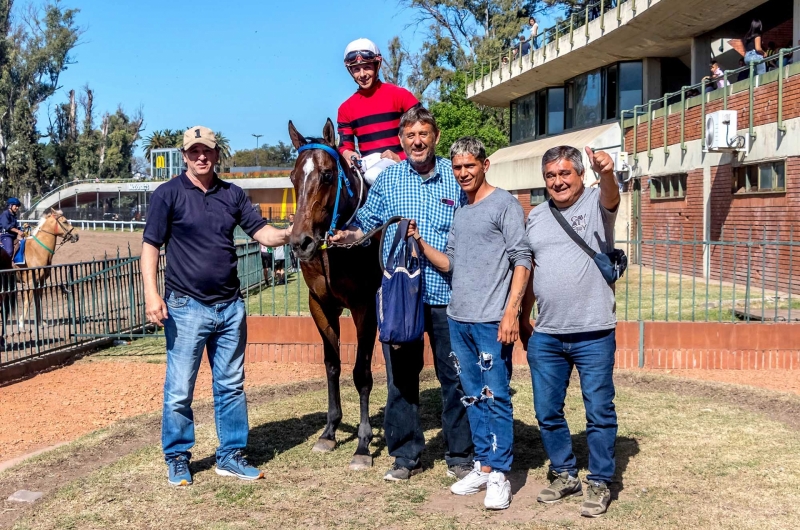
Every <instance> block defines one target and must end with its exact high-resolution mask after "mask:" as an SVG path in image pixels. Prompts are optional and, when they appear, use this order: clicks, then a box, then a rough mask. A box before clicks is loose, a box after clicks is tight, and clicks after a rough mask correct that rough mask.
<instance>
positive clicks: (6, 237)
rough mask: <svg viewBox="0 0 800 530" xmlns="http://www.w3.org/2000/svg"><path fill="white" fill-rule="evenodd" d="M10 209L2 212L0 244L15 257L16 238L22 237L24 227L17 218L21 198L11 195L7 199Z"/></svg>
mask: <svg viewBox="0 0 800 530" xmlns="http://www.w3.org/2000/svg"><path fill="white" fill-rule="evenodd" d="M7 204H8V209H7V210H6V211H4V212H3V213H2V214H0V244H1V245H2V246H3V249H4V250H5V251H6V252H7V253H8V255H9V256H11V257H12V258H13V256H14V240H15V239H21V238H22V227H21V226H20V224H19V221H18V220H17V213H19V207H20V206H21V205H22V203H21V202H19V199H17V198H16V197H11V198H10V199H8V201H7Z"/></svg>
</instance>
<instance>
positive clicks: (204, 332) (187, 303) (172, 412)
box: [161, 293, 249, 462]
mask: <svg viewBox="0 0 800 530" xmlns="http://www.w3.org/2000/svg"><path fill="white" fill-rule="evenodd" d="M166 303H167V311H168V313H169V318H167V320H165V321H164V335H166V338H167V377H166V380H165V381H164V412H163V416H162V424H161V445H162V447H163V450H164V457H165V459H172V458H175V457H177V456H181V455H183V456H186V457H187V458H191V456H192V455H191V453H190V452H189V450H190V449H191V448H192V447H193V446H194V414H193V413H192V397H193V395H194V384H195V381H197V372H198V370H199V369H200V360H201V358H202V356H203V349H204V348H206V349H207V350H208V362H209V364H210V365H211V375H212V379H213V390H214V419H215V422H216V427H217V438H219V447H217V452H216V456H217V462H222V461H224V460H225V459H226V458H227V457H228V456H229V455H230V454H231V453H232V452H233V451H236V450H239V449H244V448H245V446H246V445H247V434H248V432H249V425H248V423H247V401H246V400H245V395H244V350H245V344H246V343H247V323H246V321H245V312H244V301H242V300H241V299H239V300H235V301H233V302H227V303H224V304H215V305H211V306H210V305H205V304H202V303H200V302H198V301H197V300H195V299H193V298H190V297H188V296H180V297H176V296H175V294H174V293H173V294H170V296H169V298H168V299H167V301H166Z"/></svg>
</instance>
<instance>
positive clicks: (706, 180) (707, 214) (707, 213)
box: [703, 157, 711, 281]
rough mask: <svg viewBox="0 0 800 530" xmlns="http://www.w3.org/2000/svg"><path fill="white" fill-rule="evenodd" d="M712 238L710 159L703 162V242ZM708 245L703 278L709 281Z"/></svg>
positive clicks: (707, 246) (704, 257) (705, 245)
mask: <svg viewBox="0 0 800 530" xmlns="http://www.w3.org/2000/svg"><path fill="white" fill-rule="evenodd" d="M710 238H711V164H710V160H709V157H706V158H705V160H703V241H708V240H709V239H710ZM710 251H711V249H710V247H709V245H708V244H704V245H703V277H704V278H705V279H706V281H708V280H709V279H710V278H711V276H710V274H711V271H710V270H709V258H710V256H709V252H710Z"/></svg>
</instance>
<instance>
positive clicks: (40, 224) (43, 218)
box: [31, 210, 64, 235]
mask: <svg viewBox="0 0 800 530" xmlns="http://www.w3.org/2000/svg"><path fill="white" fill-rule="evenodd" d="M54 214H55V215H64V212H62V211H61V210H50V211H48V212H45V213H44V214H42V216H41V217H40V218H39V222H38V223H37V224H36V228H34V229H33V232H31V234H33V235H36V234H37V233H39V230H40V229H41V228H42V227H43V226H44V223H45V221H47V219H49V218H50V216H52V215H54Z"/></svg>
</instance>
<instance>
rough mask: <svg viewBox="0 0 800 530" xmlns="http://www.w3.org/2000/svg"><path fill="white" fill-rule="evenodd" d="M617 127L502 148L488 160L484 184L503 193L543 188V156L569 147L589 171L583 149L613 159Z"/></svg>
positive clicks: (587, 176)
mask: <svg viewBox="0 0 800 530" xmlns="http://www.w3.org/2000/svg"><path fill="white" fill-rule="evenodd" d="M619 143H620V127H619V123H610V124H606V125H600V126H598V127H592V128H589V129H579V130H577V131H571V132H568V133H564V134H559V135H556V136H548V137H546V138H541V139H539V140H534V141H531V142H524V143H521V144H517V145H511V146H508V147H504V148H502V149H500V150H498V151H496V152H495V153H493V154H492V155H491V156H490V157H489V161H490V162H491V164H490V165H489V171H488V172H487V173H486V180H487V181H488V182H489V183H490V184H491V185H492V186H497V187H499V188H503V189H504V190H508V191H514V190H524V189H531V188H544V187H545V185H544V177H543V175H542V156H543V155H544V154H545V152H547V150H548V149H550V148H551V147H556V146H559V145H571V146H573V147H575V148H577V149H579V150H580V151H581V153H582V155H583V159H584V165H586V167H587V168H588V167H589V160H588V157H587V156H586V153H585V152H584V151H583V148H584V147H586V146H587V145H588V146H590V147H591V148H592V149H595V150H597V149H603V150H605V151H606V152H607V153H609V154H611V155H612V156H613V154H614V153H616V152H619V147H620V146H619ZM594 180H595V177H594V176H593V175H592V172H591V171H586V173H585V174H584V182H587V183H592V182H594Z"/></svg>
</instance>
